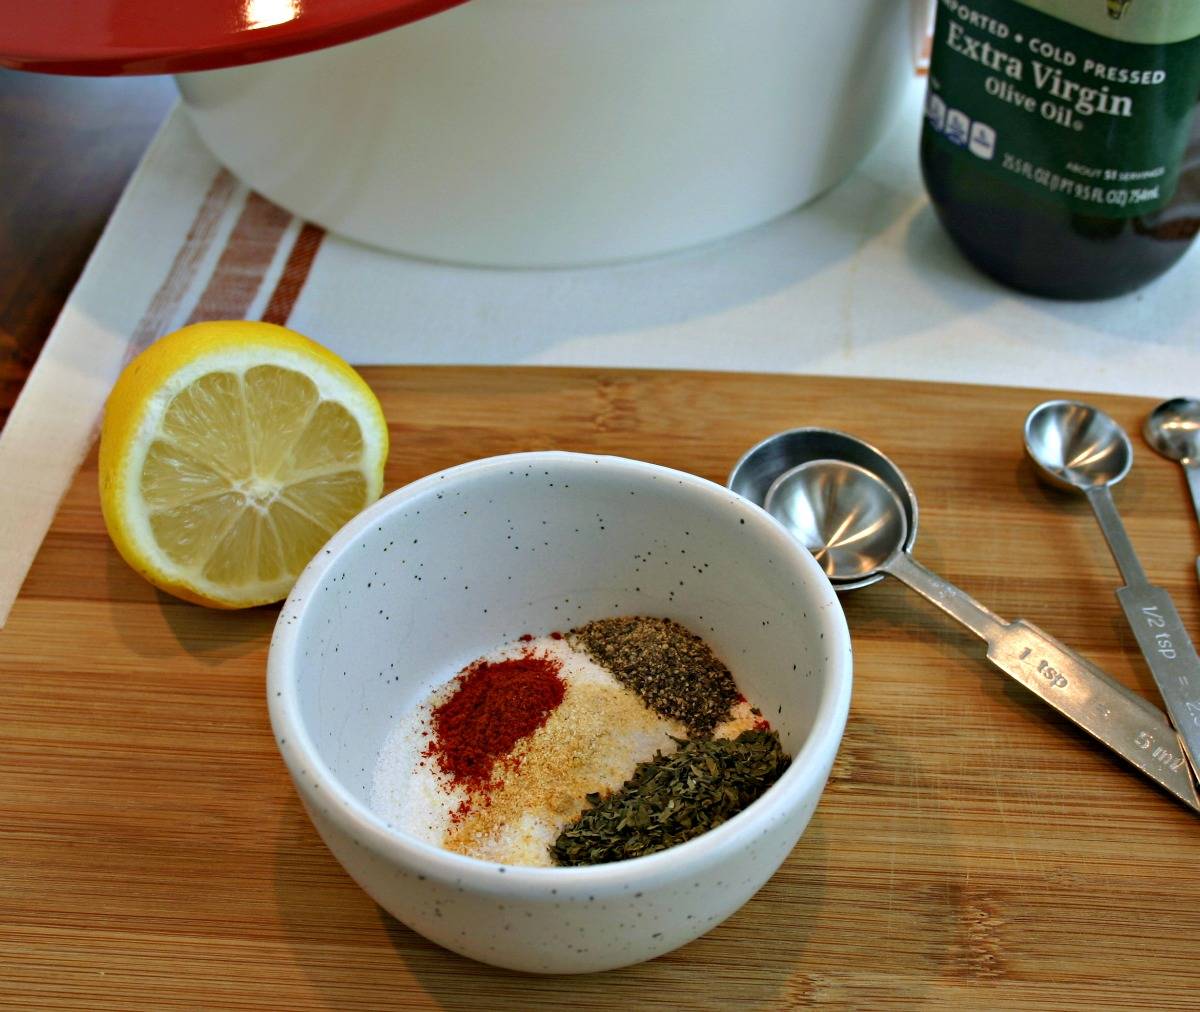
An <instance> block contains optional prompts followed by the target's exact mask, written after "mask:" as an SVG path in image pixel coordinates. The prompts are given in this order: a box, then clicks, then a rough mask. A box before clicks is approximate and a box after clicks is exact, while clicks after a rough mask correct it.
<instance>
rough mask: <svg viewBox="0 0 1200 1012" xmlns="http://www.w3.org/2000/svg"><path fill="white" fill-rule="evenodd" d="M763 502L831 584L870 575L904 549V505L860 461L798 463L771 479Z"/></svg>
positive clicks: (906, 525)
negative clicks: (809, 553)
mask: <svg viewBox="0 0 1200 1012" xmlns="http://www.w3.org/2000/svg"><path fill="white" fill-rule="evenodd" d="M764 506H765V508H766V510H767V512H768V513H770V514H771V515H772V516H773V517H774V518H775V519H776V520H778V521H779V522H780V523H782V524H783V526H784V527H786V528H787V530H788V533H789V534H791V535H792V537H794V538H795V539H796V540H797V541H799V542H800V543H801V544H802V545H804V547H805V548H807V549H808V550H809V551H810V552H811V553H812V555H813V558H815V559H816V560H817V562H818V563H819V564H820V566H821V568H822V569H823V570H825V575H826V576H828V577H829V579H830V582H832V583H833V584H834V585H835V587H836V586H837V585H838V584H839V583H845V582H855V583H857V581H860V580H862V579H864V578H865V577H869V576H872V575H874V574H875V573H877V572H879V571H881V570H882V569H883V567H884V566H885V565H886V563H887V561H888V559H890V558H891V557H892V556H893V555H895V554H896V553H897V552H902V551H904V542H905V538H906V535H907V534H908V523H907V521H906V519H905V515H904V507H903V505H901V503H900V500H899V499H898V498H896V493H895V492H893V491H892V490H891V489H890V488H889V487H888V485H887V483H886V482H884V481H883V480H882V479H881V478H880V477H879V476H878V475H876V474H875V473H873V472H872V471H868V470H867V469H866V468H865V467H860V466H859V465H858V464H851V463H848V462H847V461H844V460H811V461H808V462H807V463H805V464H797V465H796V466H795V467H793V468H791V469H790V470H788V471H785V472H784V473H783V474H781V475H780V476H779V477H778V478H776V479H775V480H774V481H773V482H772V483H771V487H770V488H769V489H768V490H767V496H766V499H765V500H764Z"/></svg>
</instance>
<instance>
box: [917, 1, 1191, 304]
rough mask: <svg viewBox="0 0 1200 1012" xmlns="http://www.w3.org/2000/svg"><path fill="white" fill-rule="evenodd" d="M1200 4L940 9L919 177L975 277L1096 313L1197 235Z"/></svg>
mask: <svg viewBox="0 0 1200 1012" xmlns="http://www.w3.org/2000/svg"><path fill="white" fill-rule="evenodd" d="M1198 112H1200V0H939V5H938V14H937V23H936V25H935V34H934V46H933V54H932V58H931V63H930V78H929V94H928V98H927V101H926V119H925V127H924V131H923V133H922V138H921V167H922V171H923V173H924V177H925V185H926V187H927V189H928V191H929V195H930V199H931V200H932V202H933V205H934V207H935V208H936V210H937V213H938V216H939V218H940V219H941V221H942V224H943V225H944V226H945V227H946V230H947V231H948V232H949V233H950V235H951V236H952V237H953V239H954V241H955V242H956V243H957V245H958V246H959V248H960V249H961V250H962V252H963V253H964V254H965V255H966V257H967V258H968V259H969V260H971V262H972V263H974V264H975V265H976V266H977V267H979V268H980V269H981V270H983V271H985V272H986V273H988V274H990V275H991V276H993V277H994V278H996V279H997V280H999V281H1002V282H1004V283H1005V284H1008V285H1011V286H1013V287H1015V288H1020V289H1023V290H1025V291H1028V292H1032V293H1035V294H1038V295H1045V296H1050V297H1055V298H1066V299H1095V298H1105V297H1108V296H1114V295H1120V294H1122V293H1124V292H1128V291H1131V290H1133V289H1135V288H1138V287H1140V286H1141V285H1144V284H1146V283H1147V282H1149V281H1151V280H1153V279H1154V278H1156V277H1157V276H1158V275H1160V274H1162V273H1163V272H1164V271H1166V270H1167V269H1168V268H1169V267H1171V265H1172V264H1174V263H1175V262H1176V261H1177V260H1178V259H1179V258H1180V257H1181V256H1183V254H1184V253H1185V252H1186V251H1187V249H1188V247H1189V246H1190V244H1191V241H1192V239H1193V238H1194V236H1195V235H1196V233H1197V231H1200V115H1197V113H1198Z"/></svg>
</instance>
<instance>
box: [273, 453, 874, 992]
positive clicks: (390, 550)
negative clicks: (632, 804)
mask: <svg viewBox="0 0 1200 1012" xmlns="http://www.w3.org/2000/svg"><path fill="white" fill-rule="evenodd" d="M622 615H654V616H659V617H663V618H670V619H673V620H675V621H677V622H680V623H681V624H683V625H684V626H686V627H687V628H689V629H691V630H693V631H694V632H696V633H698V634H700V635H701V636H702V637H703V638H704V640H705V641H706V642H707V643H708V644H710V645H711V646H712V648H713V650H714V652H715V653H716V654H717V656H719V657H720V658H721V659H722V660H723V661H725V662H726V663H728V665H729V667H730V669H731V670H732V671H734V673H735V675H736V677H737V682H738V686H739V688H740V689H741V690H742V691H743V692H744V693H745V695H746V696H747V697H748V698H749V699H751V700H753V701H754V702H755V704H757V706H758V707H760V708H761V710H762V711H763V713H764V714H766V715H768V717H769V718H770V722H771V725H772V726H773V727H774V728H775V729H776V730H777V731H778V732H779V735H780V738H781V741H782V744H783V747H784V749H785V751H786V752H787V754H789V755H791V756H792V757H793V762H792V765H791V767H790V768H788V770H787V771H786V773H784V774H783V776H782V777H780V779H779V780H778V782H776V783H775V784H774V786H772V787H771V788H770V789H769V790H768V791H767V792H766V793H765V794H764V795H763V796H762V797H761V798H760V799H759V800H758V801H755V802H754V803H753V804H752V805H751V806H750V807H749V808H748V809H746V810H745V811H743V812H742V813H741V814H739V815H736V816H734V817H733V818H732V819H730V820H729V821H727V822H725V823H724V824H722V825H720V826H718V827H717V828H715V829H713V830H711V831H709V832H706V833H704V834H703V835H701V836H699V837H696V838H695V839H693V840H690V841H688V842H686V843H683V844H680V845H678V846H674V847H671V848H669V849H667V850H664V851H661V852H660V853H657V854H652V855H650V856H646V857H639V858H636V859H634V860H624V861H616V862H613V863H610V864H605V865H596V866H590V867H579V868H530V867H520V866H510V865H507V864H496V863H493V862H489V861H484V860H478V859H475V858H471V857H466V856H464V855H462V854H457V853H452V852H450V851H448V850H444V849H442V848H441V847H438V846H435V845H434V844H431V843H429V842H427V841H424V840H421V839H418V838H417V837H416V836H415V835H413V834H411V833H408V832H405V831H404V829H403V828H402V827H397V826H396V825H395V822H394V820H389V819H387V818H385V817H384V815H382V814H381V813H380V812H379V811H377V810H376V809H374V808H373V807H372V804H371V790H372V774H373V771H374V770H375V768H376V766H377V764H378V760H379V757H380V754H381V750H382V749H383V748H384V747H385V744H386V742H387V740H388V735H389V732H390V731H391V730H392V729H393V728H394V726H395V724H396V721H397V720H398V719H399V718H400V716H401V715H402V714H404V713H405V712H407V711H410V710H412V709H413V708H414V707H415V706H416V705H417V704H418V703H419V702H420V701H422V700H424V699H427V698H428V697H430V695H431V694H432V693H433V692H434V691H435V690H436V689H437V688H438V687H439V686H440V685H442V684H444V683H445V682H446V681H447V680H448V679H450V678H451V677H453V676H454V675H455V674H456V673H457V672H459V671H460V670H462V669H463V668H464V667H465V666H467V665H468V664H470V663H471V662H472V661H474V660H476V659H477V658H480V657H482V656H484V655H485V654H487V653H488V652H489V651H490V650H492V649H494V648H495V647H497V646H499V645H500V644H503V643H505V642H509V641H512V640H515V639H516V638H517V637H519V636H521V635H522V634H523V633H526V632H531V631H532V632H535V633H539V632H549V631H550V630H563V631H564V632H565V631H566V630H568V629H571V628H574V627H578V626H582V625H584V624H585V623H587V622H590V621H593V620H596V619H604V618H610V617H617V616H622ZM850 680H851V676H850V648H849V637H848V633H847V630H846V625H845V620H844V617H843V615H842V612H841V609H840V607H839V605H838V603H837V599H836V597H835V595H834V593H833V590H832V588H831V587H830V585H829V583H828V581H827V580H826V579H825V577H824V575H823V574H822V573H821V572H820V569H819V567H818V566H817V565H816V563H815V562H813V560H812V558H811V557H810V556H809V555H808V553H807V552H805V551H804V550H803V549H802V548H800V547H799V546H798V545H796V544H795V542H793V541H792V540H791V539H790V538H789V537H788V535H787V534H786V533H785V532H784V531H783V530H782V529H781V528H780V527H779V526H778V525H777V524H776V523H775V522H774V521H773V520H772V519H770V518H769V517H768V516H767V515H766V514H765V513H763V512H762V511H761V510H759V509H758V508H757V507H755V506H753V505H751V504H749V503H747V502H745V501H744V500H743V499H741V498H740V497H739V496H737V495H735V494H734V493H732V492H730V491H728V490H726V489H724V488H722V487H720V486H719V485H716V484H714V483H712V482H708V481H705V480H703V479H700V478H696V477H693V476H691V475H685V474H681V473H679V472H675V471H670V470H668V469H666V468H661V467H656V466H654V465H651V464H646V463H641V462H638V461H629V460H623V459H620V458H612V457H593V456H583V455H578V454H569V453H558V452H546V453H533V454H518V455H513V456H508V457H498V458H491V459H488V460H481V461H476V462H473V463H470V464H464V465H462V466H461V467H457V468H453V469H451V470H449V471H445V472H442V473H440V474H437V475H433V476H431V477H429V478H425V479H422V480H421V481H418V482H416V483H414V484H412V485H409V486H407V487H406V488H403V489H401V490H399V491H397V492H395V493H392V494H391V495H390V496H387V497H386V498H384V499H383V500H381V501H380V502H379V503H377V504H376V505H375V506H373V507H372V508H370V509H369V510H367V511H366V512H365V513H363V514H362V515H361V516H359V517H358V518H356V519H355V520H354V521H352V522H351V523H350V524H349V525H347V527H345V528H344V529H343V530H342V531H341V532H339V533H338V534H337V535H336V536H335V537H334V538H333V540H332V541H331V542H330V543H329V545H327V546H326V550H325V551H322V552H320V553H318V555H317V557H316V558H315V559H314V561H313V563H312V564H311V565H310V566H309V568H308V569H307V570H306V571H305V573H304V574H303V575H302V577H301V579H300V581H299V582H298V583H297V585H296V588H295V590H294V591H293V594H292V596H291V597H290V598H289V599H288V601H287V603H286V604H285V606H284V608H283V611H282V612H281V614H280V618H279V622H278V625H277V627H276V631H275V636H274V638H273V641H272V646H271V652H270V661H269V672H268V693H267V696H268V703H269V706H270V712H271V720H272V724H273V727H274V729H275V736H276V741H277V742H278V744H279V749H280V752H281V753H282V755H283V758H284V760H285V762H286V763H287V766H288V769H289V771H290V772H291V774H292V778H293V780H294V782H295V784H296V788H297V791H298V793H299V795H300V797H301V799H302V801H303V802H304V804H305V807H306V808H307V810H308V812H309V814H310V816H311V817H312V819H313V822H314V823H315V824H316V826H317V828H318V830H319V831H320V833H321V835H322V837H323V838H324V840H325V842H326V843H327V844H328V845H329V847H330V849H331V850H332V851H333V853H334V854H335V855H336V856H337V858H338V859H339V860H340V861H341V862H342V864H343V865H344V866H345V867H346V868H347V870H348V871H349V872H350V873H351V875H353V877H354V878H355V879H356V880H357V881H358V882H359V883H360V884H361V885H362V886H363V887H364V888H365V889H366V890H367V891H368V892H369V893H370V894H371V895H372V896H373V897H374V898H375V899H376V900H377V901H378V902H379V903H380V904H381V905H382V906H383V907H385V908H386V909H387V910H389V911H390V912H391V913H392V914H394V915H395V916H396V917H397V918H399V919H400V920H401V921H403V922H404V923H405V924H407V925H408V926H409V927H411V928H413V929H414V930H416V931H418V932H420V933H422V934H423V935H425V936H426V937H428V938H430V939H432V940H433V941H435V942H437V943H438V944H441V945H444V946H445V947H447V948H449V949H452V950H454V951H456V952H460V953H463V954H464V955H468V956H471V957H473V958H475V959H479V960H482V961H484V962H489V963H494V964H497V965H501V966H507V967H512V968H515V969H520V970H527V971H532V972H557V973H561V972H583V971H590V970H599V969H605V968H610V967H615V966H621V965H626V964H629V963H633V962H637V961H639V960H643V959H648V958H652V957H654V956H656V955H659V954H661V953H664V952H667V951H670V950H671V949H673V948H676V947H678V946H679V945H682V944H684V943H686V942H687V941H689V940H691V939H692V938H695V937H696V936H698V935H700V934H702V933H703V932H705V931H707V930H709V929H710V928H711V927H712V926H713V925H714V924H716V923H718V922H719V921H720V920H722V919H724V918H725V917H727V916H728V915H729V914H731V913H732V912H733V911H734V910H736V909H737V908H738V907H739V906H741V905H742V904H743V903H744V902H746V900H747V899H749V898H750V896H752V895H753V893H754V892H755V891H756V890H757V889H758V888H759V887H760V886H761V885H762V883H763V882H765V881H766V879H767V878H769V877H770V875H771V874H773V872H774V871H775V869H776V868H777V867H778V866H779V864H780V863H781V862H782V861H783V860H784V858H786V856H787V855H788V853H789V852H790V851H791V849H792V847H793V846H794V844H795V842H796V839H797V838H798V837H799V835H800V833H801V832H802V831H803V830H804V827H805V826H806V824H807V823H808V820H809V818H810V816H811V815H812V812H813V810H814V808H815V807H816V804H817V800H818V798H819V796H820V793H821V790H822V789H823V787H824V784H825V781H826V778H827V776H828V773H829V768H830V766H831V764H832V762H833V758H834V754H835V752H836V750H837V746H838V743H839V741H840V738H841V734H842V729H843V727H844V724H845V720H846V713H847V710H848V707H849V696H850ZM389 821H392V823H393V824H392V825H389V824H388V822H389Z"/></svg>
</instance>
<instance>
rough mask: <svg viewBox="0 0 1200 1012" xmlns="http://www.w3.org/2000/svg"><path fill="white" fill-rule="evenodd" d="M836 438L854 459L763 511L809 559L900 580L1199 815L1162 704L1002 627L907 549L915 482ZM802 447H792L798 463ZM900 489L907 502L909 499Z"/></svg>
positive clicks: (1032, 636) (853, 580)
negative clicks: (852, 450) (1159, 706)
mask: <svg viewBox="0 0 1200 1012" xmlns="http://www.w3.org/2000/svg"><path fill="white" fill-rule="evenodd" d="M809 431H811V430H809ZM823 435H824V434H821V435H819V436H818V437H817V438H818V439H820V438H821V436H823ZM833 435H836V436H837V437H838V438H839V439H841V440H852V441H853V442H854V443H855V444H856V446H855V457H856V463H849V462H848V461H846V460H832V459H818V460H809V461H807V462H806V463H802V464H799V465H797V466H795V467H792V468H791V469H789V470H786V471H784V472H783V473H782V474H779V475H778V476H777V477H776V478H775V479H774V480H773V481H772V482H771V483H770V486H769V488H768V489H767V492H766V495H765V497H764V502H763V505H765V507H766V508H767V509H768V510H769V511H770V512H771V513H772V515H773V516H775V517H776V519H778V520H779V521H780V522H781V523H783V525H784V526H785V527H787V529H788V530H789V531H790V532H791V533H792V535H793V536H794V537H795V538H796V539H797V540H799V541H801V542H802V543H803V544H804V545H805V547H807V548H808V549H809V550H810V551H811V552H812V553H813V555H814V556H815V557H816V558H817V560H818V562H820V564H821V566H822V568H823V569H824V570H825V572H826V574H827V575H828V576H829V578H830V580H831V581H832V582H833V584H834V587H835V588H837V589H838V590H844V589H847V588H852V587H859V586H863V585H865V582H870V581H873V580H874V579H878V578H880V577H881V576H883V575H884V574H889V575H891V576H894V577H896V578H897V579H898V580H900V581H901V582H902V583H905V584H907V585H908V586H909V587H911V588H912V589H913V590H915V591H917V593H919V594H920V595H921V596H922V597H925V598H926V599H927V600H929V601H931V602H932V603H933V604H935V605H937V606H938V607H939V608H941V609H942V610H943V611H944V612H946V613H947V614H948V615H950V616H951V617H952V618H955V619H957V620H958V621H959V622H961V623H962V624H963V625H965V626H966V627H967V628H968V629H970V630H971V631H972V632H974V633H975V634H976V635H977V636H979V637H980V638H981V639H983V640H984V641H985V642H986V643H987V645H988V654H987V656H988V660H990V661H991V662H992V663H993V664H994V665H995V666H996V667H998V668H999V669H1000V670H1001V671H1003V672H1004V673H1005V674H1007V675H1010V676H1011V677H1012V678H1013V679H1014V680H1016V681H1017V682H1019V683H1020V684H1021V685H1023V686H1024V687H1025V688H1027V689H1028V690H1029V691H1030V692H1032V693H1033V694H1034V695H1036V696H1038V697H1040V698H1041V699H1043V700H1045V701H1046V702H1047V703H1049V704H1050V705H1051V706H1053V707H1054V709H1056V710H1057V711H1058V712H1059V713H1061V714H1062V715H1063V716H1065V717H1066V718H1067V719H1068V720H1070V721H1072V722H1073V723H1075V724H1077V725H1078V726H1079V727H1081V728H1083V729H1084V730H1085V731H1087V732H1088V733H1089V734H1091V735H1092V736H1093V737H1095V738H1097V739H1098V740H1099V741H1101V742H1103V743H1104V744H1105V745H1107V746H1108V747H1109V748H1110V749H1112V750H1113V751H1114V752H1116V753H1117V754H1118V755H1119V756H1121V757H1122V758H1123V759H1125V760H1127V761H1128V762H1130V763H1131V764H1132V765H1133V766H1135V767H1136V768H1137V769H1139V770H1141V771H1142V772H1143V773H1144V774H1146V776H1148V777H1150V779H1152V780H1154V781H1155V782H1156V783H1158V784H1160V785H1161V786H1162V787H1164V788H1166V789H1167V790H1168V791H1170V792H1171V793H1172V794H1174V795H1175V796H1176V797H1177V798H1179V799H1180V800H1181V801H1183V802H1184V803H1185V804H1186V805H1188V806H1189V807H1191V808H1193V809H1195V810H1196V811H1200V796H1197V793H1196V788H1195V785H1194V783H1193V781H1192V776H1191V771H1190V770H1189V768H1188V764H1187V760H1186V759H1185V758H1184V755H1183V752H1182V749H1181V748H1180V745H1179V738H1178V735H1176V734H1175V732H1174V730H1172V728H1171V726H1170V725H1169V724H1168V723H1167V721H1166V718H1165V717H1164V716H1163V714H1162V713H1161V712H1160V711H1159V710H1158V709H1157V707H1155V706H1153V705H1151V704H1150V703H1148V702H1146V701H1145V700H1144V699H1142V698H1141V697H1140V696H1138V695H1136V694H1134V693H1132V692H1130V691H1129V690H1128V689H1126V688H1125V687H1124V686H1123V685H1121V684H1120V683H1119V682H1116V681H1114V680H1113V679H1112V678H1110V677H1109V676H1108V675H1107V674H1105V673H1104V672H1103V671H1101V670H1100V669H1099V668H1097V667H1096V666H1095V665H1094V664H1092V663H1091V662H1090V661H1088V660H1086V659H1084V658H1083V657H1080V656H1079V655H1078V654H1076V653H1074V652H1073V651H1072V650H1070V648H1068V647H1066V646H1064V645H1063V644H1061V643H1059V642H1058V641H1057V640H1055V639H1053V638H1052V637H1050V636H1049V635H1047V634H1046V633H1044V632H1042V631H1041V630H1040V629H1038V628H1037V627H1036V626H1034V625H1032V624H1031V623H1028V622H1024V621H1020V620H1018V621H1015V622H1006V621H1005V620H1004V619H1002V618H1000V617H999V616H998V615H996V614H995V613H993V612H991V611H989V610H988V609H987V608H985V607H984V606H983V605H981V604H980V603H979V602H977V601H975V600H974V599H973V598H972V597H970V595H968V594H966V593H964V592H963V591H962V590H960V589H959V588H957V587H955V586H954V585H953V584H951V583H949V582H947V581H946V580H943V579H942V578H941V577H939V576H937V575H935V574H934V573H932V572H930V571H929V570H928V569H926V568H925V567H924V566H922V565H921V564H920V563H919V562H917V560H916V559H914V558H913V557H912V555H911V554H909V551H908V549H909V547H910V546H911V533H912V532H911V531H910V530H909V525H908V520H907V517H908V516H910V515H911V516H916V511H917V504H916V497H915V495H914V494H913V493H912V489H911V486H909V485H908V482H907V481H906V480H904V478H903V475H901V474H900V472H899V470H898V469H897V468H896V466H895V465H894V464H893V463H892V462H891V461H890V460H888V459H887V457H885V456H884V455H883V454H882V453H880V452H879V451H878V450H876V449H875V448H874V447H872V446H870V445H869V444H866V443H863V442H861V441H859V440H853V437H850V436H846V435H844V434H841V433H834V434H833ZM764 446H765V444H760V445H759V447H756V448H755V449H754V450H752V451H751V452H750V453H749V454H747V455H746V457H744V458H743V459H742V461H741V462H740V463H739V464H738V467H737V468H735V469H734V473H733V475H732V476H731V478H730V482H729V484H730V487H731V488H733V489H734V490H735V491H736V490H737V489H738V488H739V487H747V485H746V482H745V473H746V469H747V468H750V469H752V470H753V468H754V466H755V465H756V463H760V462H761V458H762V452H761V451H762V447H764ZM799 450H800V448H799V447H793V457H792V459H796V457H797V456H800V455H801V454H800V453H799V452H798V451H799ZM756 454H757V455H758V457H757V458H756ZM881 475H887V476H888V477H889V478H892V476H898V477H899V481H898V482H896V481H895V480H886V479H885V478H884V477H881ZM898 490H905V494H906V497H908V498H910V499H911V501H909V502H904V501H903V500H902V499H901V498H900V492H899V491H898Z"/></svg>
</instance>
